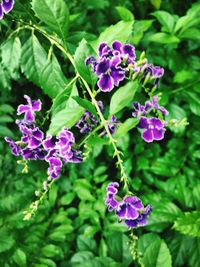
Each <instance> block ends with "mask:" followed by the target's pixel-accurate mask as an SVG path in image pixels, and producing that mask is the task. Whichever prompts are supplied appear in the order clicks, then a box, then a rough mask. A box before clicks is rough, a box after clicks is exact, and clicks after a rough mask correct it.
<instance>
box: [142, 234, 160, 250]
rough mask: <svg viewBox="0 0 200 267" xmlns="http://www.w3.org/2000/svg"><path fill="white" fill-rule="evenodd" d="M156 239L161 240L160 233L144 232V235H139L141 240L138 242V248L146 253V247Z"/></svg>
mask: <svg viewBox="0 0 200 267" xmlns="http://www.w3.org/2000/svg"><path fill="white" fill-rule="evenodd" d="M156 240H160V237H159V235H157V234H154V233H148V234H144V235H142V236H140V237H139V240H138V242H137V247H138V250H139V251H140V252H141V253H142V254H144V252H145V251H146V249H147V248H148V247H149V246H150V245H151V244H152V243H153V242H155V241H156Z"/></svg>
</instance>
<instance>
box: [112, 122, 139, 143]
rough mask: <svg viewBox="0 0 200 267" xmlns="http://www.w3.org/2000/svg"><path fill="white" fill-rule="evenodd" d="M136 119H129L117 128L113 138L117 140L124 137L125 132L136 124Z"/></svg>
mask: <svg viewBox="0 0 200 267" xmlns="http://www.w3.org/2000/svg"><path fill="white" fill-rule="evenodd" d="M138 122H139V121H138V118H129V119H127V120H126V121H125V122H123V123H122V124H121V125H120V126H119V127H118V128H117V131H116V133H115V137H116V138H119V137H121V136H124V135H125V134H126V133H127V132H129V131H130V130H131V129H133V128H134V127H135V126H136V125H137V124H138Z"/></svg>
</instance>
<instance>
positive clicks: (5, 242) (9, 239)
mask: <svg viewBox="0 0 200 267" xmlns="http://www.w3.org/2000/svg"><path fill="white" fill-rule="evenodd" d="M0 237H1V245H0V253H1V252H4V251H6V250H9V249H10V248H11V247H12V246H13V245H14V243H15V240H14V238H13V236H12V235H11V234H10V233H9V232H8V231H7V230H6V229H5V228H1V229H0Z"/></svg>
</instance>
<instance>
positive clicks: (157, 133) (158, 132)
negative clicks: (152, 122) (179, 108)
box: [152, 128, 166, 140]
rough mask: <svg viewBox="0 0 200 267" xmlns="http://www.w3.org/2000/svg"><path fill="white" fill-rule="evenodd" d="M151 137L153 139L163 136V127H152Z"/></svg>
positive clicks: (159, 138)
mask: <svg viewBox="0 0 200 267" xmlns="http://www.w3.org/2000/svg"><path fill="white" fill-rule="evenodd" d="M152 131H153V138H154V139H155V140H162V139H163V138H164V134H165V131H166V130H165V129H164V128H163V129H156V128H155V129H153V130H152Z"/></svg>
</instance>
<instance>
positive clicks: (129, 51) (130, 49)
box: [122, 44, 136, 60]
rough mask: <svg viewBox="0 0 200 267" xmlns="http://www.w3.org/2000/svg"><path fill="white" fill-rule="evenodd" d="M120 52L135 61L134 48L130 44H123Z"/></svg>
mask: <svg viewBox="0 0 200 267" xmlns="http://www.w3.org/2000/svg"><path fill="white" fill-rule="evenodd" d="M122 51H123V53H124V54H127V55H128V56H129V58H130V59H132V60H134V59H135V57H136V56H135V47H134V46H132V45H130V44H125V45H123V46H122Z"/></svg>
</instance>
